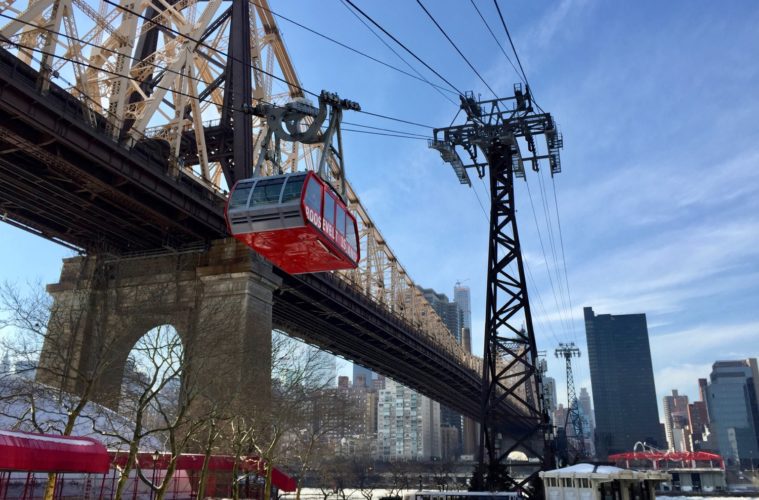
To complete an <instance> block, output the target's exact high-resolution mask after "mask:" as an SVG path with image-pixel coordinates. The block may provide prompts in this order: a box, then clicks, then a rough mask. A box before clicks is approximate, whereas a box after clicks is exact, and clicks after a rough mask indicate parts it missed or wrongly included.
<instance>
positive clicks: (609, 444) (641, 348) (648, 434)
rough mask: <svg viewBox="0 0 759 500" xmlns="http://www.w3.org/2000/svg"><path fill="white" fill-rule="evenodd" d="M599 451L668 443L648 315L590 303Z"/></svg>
mask: <svg viewBox="0 0 759 500" xmlns="http://www.w3.org/2000/svg"><path fill="white" fill-rule="evenodd" d="M584 311H585V334H586V337H587V341H588V361H589V363H590V379H591V383H592V385H593V406H594V408H595V417H596V432H595V444H596V455H597V456H598V458H599V459H601V460H605V459H606V457H607V456H608V455H610V454H613V453H620V452H623V451H632V449H633V446H634V445H635V443H636V442H637V441H645V442H646V443H649V444H652V445H655V446H657V447H660V448H664V447H666V445H667V442H666V440H665V438H664V433H663V432H662V426H661V424H660V423H659V411H658V408H657V405H656V388H655V386H654V370H653V366H652V364H651V348H650V346H649V343H648V326H647V325H646V315H645V314H623V315H617V316H614V315H611V314H599V315H596V314H595V313H594V312H593V309H592V308H590V307H586V308H585V310H584Z"/></svg>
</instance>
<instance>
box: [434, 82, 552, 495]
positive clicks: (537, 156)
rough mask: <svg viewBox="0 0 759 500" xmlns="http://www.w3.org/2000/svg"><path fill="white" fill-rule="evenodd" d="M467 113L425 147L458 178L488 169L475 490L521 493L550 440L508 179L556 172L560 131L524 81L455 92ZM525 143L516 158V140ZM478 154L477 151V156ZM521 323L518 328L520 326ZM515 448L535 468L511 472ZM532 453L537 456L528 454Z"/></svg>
mask: <svg viewBox="0 0 759 500" xmlns="http://www.w3.org/2000/svg"><path fill="white" fill-rule="evenodd" d="M461 109H462V110H464V112H465V113H466V116H467V122H466V123H465V124H463V125H458V126H451V127H447V128H442V129H435V130H434V139H433V140H431V141H430V144H429V146H430V147H431V148H433V149H436V150H438V151H439V152H440V154H441V156H442V157H443V160H444V161H446V162H448V163H450V164H451V165H452V166H453V169H454V172H455V173H456V175H457V177H458V179H459V182H461V183H462V184H468V185H469V186H471V181H470V179H469V174H468V172H467V169H470V168H474V169H475V170H476V171H477V174H478V175H479V177H480V178H482V177H484V176H485V172H486V167H487V170H489V174H490V175H489V187H490V195H491V198H490V234H489V239H488V274H487V295H486V319H485V339H484V340H485V346H484V357H485V360H484V363H483V389H482V403H481V415H482V417H481V418H482V420H481V424H482V425H481V428H480V429H481V430H480V452H479V468H478V471H477V473H476V474H475V478H474V482H475V484H473V486H474V488H475V489H489V490H503V489H509V490H516V491H519V492H521V493H522V494H524V495H526V496H529V497H536V496H541V491H540V489H539V487H535V485H534V483H538V481H534V480H535V479H536V478H537V473H538V472H539V470H540V467H543V468H546V467H552V466H553V463H554V460H553V450H552V446H553V439H552V435H551V429H550V425H549V423H548V417H547V414H546V412H545V411H544V405H543V389H542V381H541V375H540V371H539V369H538V350H537V347H536V345H535V334H534V331H533V326H532V316H531V313H530V303H529V300H528V297H527V286H526V280H525V273H524V263H523V259H522V251H521V246H520V243H519V233H518V230H517V224H516V209H515V205H514V177H515V176H516V177H522V178H524V177H525V169H524V162H525V161H529V162H530V163H531V165H532V169H533V170H534V171H538V168H539V161H540V160H548V163H549V165H550V168H551V175H553V174H555V173H558V172H560V171H561V166H560V163H559V149H560V148H561V147H562V138H561V135H560V134H559V133H558V132H557V130H556V125H555V123H554V121H553V118H552V117H551V115H550V114H548V113H536V112H534V110H533V107H532V98H531V96H530V92H529V87H528V88H527V89H526V91H524V92H523V90H522V87H521V85H515V87H514V96H513V97H509V98H503V99H494V100H486V101H480V102H477V101H476V100H475V99H474V96H473V95H472V94H471V93H467V95H465V96H461ZM538 135H544V136H545V138H546V143H547V150H545V151H544V152H543V153H542V154H541V153H539V152H538V148H537V147H536V144H535V137H536V136H538ZM520 141H521V142H523V143H526V145H527V149H528V150H529V156H528V157H523V156H522V154H521V151H520V147H519V142H520ZM457 147H460V148H461V149H463V150H464V151H466V153H467V156H468V157H469V158H470V159H471V163H469V164H466V165H465V164H464V163H463V162H462V160H461V158H460V156H459V154H458V152H457V150H456V148H457ZM479 153H481V154H482V156H483V157H484V161H483V160H482V159H478V155H479ZM522 324H524V327H522ZM507 399H508V400H510V401H512V402H513V403H514V405H515V406H516V409H515V410H514V411H511V412H509V413H508V414H504V412H499V411H498V408H499V406H500V403H502V402H503V401H504V400H507ZM512 451H522V452H524V453H525V454H526V455H527V456H528V458H531V459H533V461H532V462H530V464H535V463H536V462H537V463H538V464H539V466H533V467H532V468H530V466H529V464H525V465H526V466H527V469H524V468H523V469H521V471H522V472H524V471H525V470H528V471H529V472H528V473H527V474H526V475H525V476H521V474H520V476H521V477H520V478H517V477H515V476H514V475H512V473H511V472H510V470H509V469H508V466H507V457H508V456H509V454H510V453H511V452H512ZM534 459H537V460H534Z"/></svg>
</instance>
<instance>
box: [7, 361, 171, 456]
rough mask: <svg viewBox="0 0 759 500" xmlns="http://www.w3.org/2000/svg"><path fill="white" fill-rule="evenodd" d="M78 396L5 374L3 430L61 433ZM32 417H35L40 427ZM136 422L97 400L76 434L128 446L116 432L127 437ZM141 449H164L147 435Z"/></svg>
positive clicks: (81, 419)
mask: <svg viewBox="0 0 759 500" xmlns="http://www.w3.org/2000/svg"><path fill="white" fill-rule="evenodd" d="M77 402H78V398H76V397H75V396H72V395H70V394H67V393H61V392H60V391H58V390H56V389H53V388H51V387H48V386H45V385H42V384H38V383H36V382H34V381H33V380H30V379H28V378H26V377H23V376H12V375H10V376H9V375H6V376H5V377H3V378H2V380H1V381H0V429H7V430H14V431H26V432H40V429H41V430H42V431H43V433H45V434H61V433H62V432H63V429H64V427H65V425H66V420H67V417H68V413H69V411H70V410H71V409H72V408H74V406H75V405H76V403H77ZM32 419H34V420H36V423H37V426H35V425H34V424H33V421H32ZM133 429H134V423H133V422H132V421H131V420H130V419H128V418H126V417H125V416H123V415H120V414H118V413H116V412H114V411H112V410H109V409H108V408H106V407H104V406H101V405H98V404H96V403H88V404H87V405H86V406H85V407H84V409H83V410H82V414H81V416H80V417H79V418H78V419H77V421H76V423H75V425H74V430H73V432H72V433H71V435H73V436H87V437H92V438H95V439H97V440H99V441H101V442H102V443H103V444H105V446H106V447H107V448H108V449H120V448H121V449H125V448H126V447H127V445H126V444H125V443H124V442H123V441H122V440H120V439H119V438H117V437H113V436H108V434H117V435H120V436H124V437H128V436H130V435H131V433H132V430H133ZM140 448H142V449H149V450H156V449H157V450H162V449H164V446H163V443H162V442H161V440H160V439H158V438H157V437H154V436H149V437H147V438H144V439H143V440H142V442H141V443H140Z"/></svg>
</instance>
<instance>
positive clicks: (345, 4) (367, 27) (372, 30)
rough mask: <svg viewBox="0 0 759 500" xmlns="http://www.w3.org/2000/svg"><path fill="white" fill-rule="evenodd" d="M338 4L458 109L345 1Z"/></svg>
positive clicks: (455, 104)
mask: <svg viewBox="0 0 759 500" xmlns="http://www.w3.org/2000/svg"><path fill="white" fill-rule="evenodd" d="M340 3H341V4H343V7H345V8H346V10H347V11H348V12H350V13H351V14H352V15H353V17H355V18H356V19H358V21H359V22H360V23H361V24H363V25H364V27H365V28H366V29H367V30H369V32H370V33H371V34H372V35H374V36H375V37H376V38H377V40H379V41H380V42H381V43H382V45H384V46H385V47H387V49H388V50H389V51H390V52H392V53H393V54H395V57H397V58H398V59H400V60H401V61H403V64H405V65H406V66H408V67H409V69H411V71H413V72H414V73H416V74H417V75H418V76H419V78H421V79H422V81H425V82H427V83H429V84H430V85H432V87H433V88H434V89H435V90H436V91H437V93H438V94H440V95H441V96H442V97H443V98H444V99H445V100H446V101H448V102H450V103H451V104H453V105H454V106H456V107H458V106H459V104H458V103H457V102H456V101H454V100H453V99H451V98H450V97H449V96H447V95H445V94H443V92H442V91H441V90H440V89H439V88H438V86H437V85H435V84H433V83H432V82H430V81H429V80H428V79H427V78H425V77H424V75H422V74H421V73H420V72H419V71H418V70H417V69H416V68H415V67H414V66H413V65H412V64H411V63H410V62H408V61H407V60H406V59H405V58H404V57H403V56H402V55H400V54H399V53H398V51H397V50H395V49H394V48H393V46H392V45H390V44H389V43H387V41H385V39H384V38H382V37H381V36H380V35H379V34H378V33H377V32H376V31H375V30H374V28H372V27H371V26H369V25H368V24H367V23H366V21H364V19H363V18H362V17H361V16H360V15H358V14H357V13H356V12H355V11H354V10H353V9H351V8H350V6H349V5H348V4H347V3H345V0H340ZM445 90H448V89H445ZM448 92H451V93H453V94H456V92H454V91H452V90H448ZM457 95H458V94H457Z"/></svg>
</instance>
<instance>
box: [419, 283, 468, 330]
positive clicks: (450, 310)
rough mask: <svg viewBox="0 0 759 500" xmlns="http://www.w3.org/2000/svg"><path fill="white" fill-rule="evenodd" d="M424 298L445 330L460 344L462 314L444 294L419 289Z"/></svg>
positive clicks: (456, 305) (457, 306)
mask: <svg viewBox="0 0 759 500" xmlns="http://www.w3.org/2000/svg"><path fill="white" fill-rule="evenodd" d="M419 291H420V292H422V295H424V298H425V299H427V302H429V303H430V305H431V306H432V308H433V309H434V310H435V312H436V313H437V315H438V316H440V319H442V320H443V323H444V324H445V326H446V328H448V331H449V332H451V334H452V335H453V336H454V337H455V338H456V342H458V343H459V344H461V328H462V326H463V322H464V314H463V312H462V311H461V308H460V307H459V305H458V304H457V303H456V302H451V301H449V300H448V296H447V295H446V294H444V293H437V292H436V291H435V290H433V289H432V288H422V287H419Z"/></svg>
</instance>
